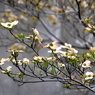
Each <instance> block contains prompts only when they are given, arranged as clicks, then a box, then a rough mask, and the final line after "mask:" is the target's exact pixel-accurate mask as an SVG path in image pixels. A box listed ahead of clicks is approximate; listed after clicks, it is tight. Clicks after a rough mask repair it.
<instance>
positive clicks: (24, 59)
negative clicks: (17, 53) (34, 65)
mask: <svg viewBox="0 0 95 95" xmlns="http://www.w3.org/2000/svg"><path fill="white" fill-rule="evenodd" d="M22 62H23V63H25V64H28V65H29V64H30V60H29V59H28V58H23V60H22Z"/></svg>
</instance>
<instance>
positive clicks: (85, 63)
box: [82, 60, 91, 68]
mask: <svg viewBox="0 0 95 95" xmlns="http://www.w3.org/2000/svg"><path fill="white" fill-rule="evenodd" d="M90 63H91V61H90V60H86V61H85V62H83V63H82V67H83V68H88V67H90Z"/></svg>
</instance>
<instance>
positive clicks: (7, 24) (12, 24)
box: [1, 21, 18, 29]
mask: <svg viewBox="0 0 95 95" xmlns="http://www.w3.org/2000/svg"><path fill="white" fill-rule="evenodd" d="M17 24H18V21H13V22H4V23H3V22H2V23H1V25H2V26H3V27H5V28H7V29H12V28H13V27H14V26H16V25H17Z"/></svg>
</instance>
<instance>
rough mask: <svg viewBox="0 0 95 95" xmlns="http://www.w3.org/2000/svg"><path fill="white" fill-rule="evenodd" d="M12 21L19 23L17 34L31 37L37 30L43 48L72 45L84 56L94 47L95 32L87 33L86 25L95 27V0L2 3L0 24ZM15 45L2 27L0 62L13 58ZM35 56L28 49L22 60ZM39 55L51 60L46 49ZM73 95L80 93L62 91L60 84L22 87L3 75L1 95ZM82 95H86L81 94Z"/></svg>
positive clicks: (36, 84) (0, 2) (13, 40)
mask: <svg viewBox="0 0 95 95" xmlns="http://www.w3.org/2000/svg"><path fill="white" fill-rule="evenodd" d="M12 20H19V23H18V25H17V27H15V28H14V29H13V32H14V33H25V34H32V32H31V31H32V28H37V30H38V31H39V32H40V34H41V36H42V38H43V45H45V44H47V43H50V42H53V41H59V42H60V44H63V45H64V43H69V44H72V46H73V47H74V48H76V49H77V50H79V51H81V52H82V51H84V50H87V49H89V48H90V47H92V46H95V41H94V39H95V31H90V30H89V31H86V30H85V28H86V27H87V24H93V25H95V22H94V21H95V0H34V1H33V0H3V1H2V0H0V22H5V21H12ZM15 43H19V41H18V40H16V39H14V38H13V37H12V35H11V34H10V33H9V32H8V30H6V29H4V28H3V27H0V58H7V57H8V56H9V55H10V53H8V52H7V49H8V48H9V47H10V46H12V45H13V44H15ZM32 53H33V51H31V49H29V48H27V52H26V53H24V54H20V55H19V59H22V58H24V57H26V58H31V57H32ZM40 55H43V56H49V55H48V53H47V50H46V49H44V50H41V51H40ZM9 64H10V63H8V64H7V65H9ZM70 94H73V95H76V94H78V91H77V90H71V89H68V90H66V89H63V88H62V84H61V83H59V82H51V83H49V82H48V83H34V84H32V83H30V84H24V85H22V86H19V84H18V83H17V82H14V81H13V80H12V79H10V78H9V77H8V76H6V75H3V74H0V95H70ZM90 94H91V93H89V95H90ZM79 95H83V94H82V93H81V92H79ZM85 95H86V94H85ZM91 95H92V94H91Z"/></svg>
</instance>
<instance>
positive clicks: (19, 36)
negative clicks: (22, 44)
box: [16, 33, 26, 39]
mask: <svg viewBox="0 0 95 95" xmlns="http://www.w3.org/2000/svg"><path fill="white" fill-rule="evenodd" d="M16 37H18V38H20V39H24V38H25V37H26V35H25V34H23V33H21V34H16Z"/></svg>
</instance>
